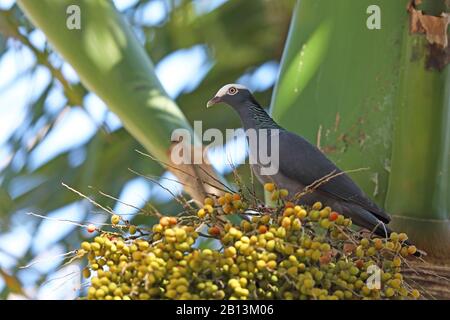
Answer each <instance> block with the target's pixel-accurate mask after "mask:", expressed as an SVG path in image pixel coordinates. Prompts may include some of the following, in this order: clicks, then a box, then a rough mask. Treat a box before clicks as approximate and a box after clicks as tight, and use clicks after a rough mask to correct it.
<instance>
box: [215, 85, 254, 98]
mask: <svg viewBox="0 0 450 320" xmlns="http://www.w3.org/2000/svg"><path fill="white" fill-rule="evenodd" d="M231 87H235V88H236V89H238V90H239V89H243V90H244V89H245V90H248V89H247V87H245V86H243V85H242V84H237V83H230V84H226V85H224V86H223V87H222V88H220V89H219V91H217V93H216V97H223V96H224V95H226V94H227V92H228V89H230V88H231Z"/></svg>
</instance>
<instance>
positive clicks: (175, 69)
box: [0, 0, 278, 299]
mask: <svg viewBox="0 0 450 320" xmlns="http://www.w3.org/2000/svg"><path fill="white" fill-rule="evenodd" d="M225 1H226V0H213V1H210V0H199V1H197V2H196V8H197V10H198V11H199V12H205V13H206V12H208V11H210V10H213V9H214V8H215V7H217V6H219V5H221V4H222V3H223V2H225ZM14 2H15V1H14V0H0V8H1V9H7V8H9V7H10V6H11V5H12V4H13V3H14ZM114 2H115V4H116V6H117V7H118V9H119V10H121V11H122V10H125V9H126V8H128V7H129V6H130V5H133V4H134V3H135V2H136V0H115V1H114ZM166 10H167V5H166V4H165V1H162V0H161V1H159V0H155V1H152V2H150V3H149V4H148V5H146V6H145V7H144V8H143V9H142V10H141V12H140V13H139V14H138V17H139V19H140V22H141V23H143V24H147V25H154V24H158V23H160V22H161V21H162V20H163V19H164V17H165V15H166V13H167V12H166ZM138 36H139V35H138ZM31 41H32V42H33V44H34V45H36V46H37V47H38V48H42V47H43V46H44V43H45V36H44V35H43V34H42V32H40V31H38V30H36V31H35V32H34V33H33V35H32V37H31ZM52 63H53V64H54V65H56V66H62V72H63V74H64V76H65V77H66V78H67V79H68V80H69V81H70V82H72V83H76V82H78V80H79V79H78V76H77V74H76V72H75V71H74V70H73V69H72V68H71V67H70V65H68V64H67V63H65V62H64V61H62V60H60V59H59V58H58V57H56V56H55V57H53V58H52ZM34 64H35V59H34V56H33V54H32V53H31V52H29V50H28V49H27V48H23V47H18V46H16V47H15V48H10V49H8V51H7V52H6V53H5V54H4V55H3V57H2V58H1V59H0V170H1V169H2V168H3V167H4V166H5V165H6V164H7V163H8V162H9V159H10V152H11V150H10V149H9V148H8V147H7V146H6V144H5V141H7V139H8V138H9V137H10V136H11V135H12V134H13V133H14V131H15V130H16V129H17V127H18V126H19V125H20V124H21V123H22V121H24V119H25V115H26V113H27V108H28V103H29V101H30V100H32V99H35V98H36V97H37V96H38V95H39V94H40V92H41V91H42V90H43V89H44V88H45V87H46V86H47V85H48V83H49V81H50V79H51V78H50V74H49V72H48V71H47V70H46V69H45V68H44V67H38V68H37V69H36V71H35V72H33V73H29V72H27V70H28V69H29V68H30V67H31V66H33V65H34ZM213 64H214V61H212V60H211V58H210V57H208V54H207V50H206V46H205V45H204V44H198V45H195V46H193V47H191V48H187V49H183V50H179V51H176V52H173V53H171V54H170V55H168V56H166V57H165V58H164V59H162V60H161V61H160V62H159V63H158V64H157V65H156V72H157V75H158V77H159V79H160V81H161V83H162V85H163V86H164V88H165V89H166V91H167V93H168V94H169V95H170V96H171V97H172V98H176V97H177V96H179V95H180V94H182V93H183V92H189V91H192V90H194V89H195V88H196V87H197V86H198V85H200V83H201V81H202V79H203V77H204V76H205V75H206V73H207V72H208V71H209V70H210V68H211V66H212V65H213ZM277 72H278V64H277V63H276V62H267V63H265V64H264V65H262V66H260V67H259V68H257V69H256V70H254V71H253V72H251V73H249V74H246V75H244V76H242V77H241V78H240V79H237V82H240V83H242V84H244V85H246V86H248V87H249V88H250V89H252V90H256V91H262V90H265V89H267V88H269V87H270V86H272V85H273V83H274V81H275V77H276V74H277ZM174 73H176V74H177V77H173V76H172V75H173V74H174ZM65 103H66V101H65V97H64V95H63V93H62V90H61V88H56V89H53V90H52V91H51V93H50V97H49V99H48V101H47V104H46V106H45V108H46V110H47V111H49V112H51V113H53V114H56V113H57V112H59V111H61V109H62V108H64V106H65ZM84 104H85V109H82V108H70V109H68V110H67V111H66V112H65V113H64V116H63V117H62V118H61V119H59V121H58V123H57V125H56V126H55V127H54V129H53V130H52V131H51V132H50V134H49V135H48V136H47V137H46V138H45V140H44V141H43V142H42V143H40V145H39V146H38V147H37V148H36V149H35V150H34V151H33V152H32V154H31V162H30V169H35V168H38V167H39V166H41V165H42V164H44V163H46V162H47V161H49V160H50V159H52V158H54V157H55V156H57V155H58V154H60V153H62V152H64V151H67V150H70V149H73V148H76V147H78V146H82V145H83V144H84V143H86V142H87V141H88V140H89V139H90V138H91V137H92V136H93V135H94V134H95V133H96V131H97V128H98V125H99V124H100V123H102V122H103V121H104V120H106V123H107V125H108V127H109V128H110V129H111V130H117V129H118V128H120V127H121V126H122V124H121V122H120V120H119V119H118V118H117V117H116V116H115V115H114V114H113V113H111V112H110V111H108V108H107V106H106V105H105V104H104V103H103V102H102V101H101V100H100V99H99V98H98V97H97V96H96V95H95V94H93V93H90V94H88V95H87V96H86V97H85V100H84ZM31 137H32V135H30V138H31ZM25 138H26V136H25ZM245 147H246V144H245V139H244V138H240V139H238V140H236V141H232V142H230V143H229V144H228V145H227V146H226V148H225V150H226V152H223V150H221V149H217V148H216V149H212V150H210V156H211V160H212V163H213V164H214V166H215V168H216V169H217V170H218V171H219V172H227V171H229V170H230V167H229V164H228V161H229V159H233V161H235V162H236V163H239V161H242V159H243V158H245V156H246V152H245V150H246V148H245ZM83 160H84V155H83V154H79V155H78V156H77V157H75V158H74V159H73V161H75V162H76V161H83ZM164 177H165V178H169V179H173V178H174V177H173V176H172V175H171V174H170V173H166V174H165V175H164ZM162 181H163V183H164V184H165V186H167V187H169V188H171V189H172V190H174V191H175V192H179V191H180V190H179V185H178V184H176V183H173V182H170V181H169V180H167V179H163V180H162ZM0 182H1V181H0ZM10 191H11V193H12V194H13V195H18V194H20V193H21V192H23V191H24V190H22V189H21V188H16V190H10ZM150 194H151V195H152V196H157V197H159V198H160V199H167V200H168V199H169V198H170V195H169V194H168V193H167V192H165V191H164V190H162V189H161V188H158V187H155V186H152V185H149V183H148V182H147V181H145V180H143V179H142V178H139V177H138V178H135V179H133V180H131V181H129V182H128V183H127V184H126V185H125V186H124V188H123V191H122V192H121V194H120V200H121V201H123V202H126V203H130V204H133V205H135V206H139V205H141V204H142V203H143V202H144V201H145V199H147V198H148V197H149V196H150ZM83 205H84V203H83V202H81V201H80V202H76V203H73V204H70V205H68V206H66V207H64V208H61V209H59V210H56V211H54V212H50V213H48V215H49V216H50V217H53V218H62V219H64V218H67V217H70V219H71V220H75V221H82V219H83V218H85V217H83V216H82V214H81V212H82V211H83V210H80V207H81V206H83ZM114 210H115V211H117V212H118V213H121V214H133V213H134V211H133V210H132V209H131V208H130V207H127V206H125V205H122V204H118V205H116V207H115V208H114ZM27 218H28V219H30V220H25V221H30V222H29V223H23V221H24V219H23V217H22V218H18V219H17V221H13V223H12V228H11V230H10V231H9V232H8V233H6V234H0V248H1V250H0V267H1V268H3V269H6V270H7V269H8V268H10V267H12V266H13V265H14V264H15V261H14V260H15V259H14V258H12V257H16V258H20V257H21V255H22V254H23V253H24V252H25V250H26V249H27V248H28V247H29V245H30V243H31V234H30V233H31V231H32V230H33V227H34V224H33V222H32V219H35V218H32V217H27ZM89 219H90V220H94V219H98V221H97V222H102V221H101V220H102V219H103V217H102V216H99V215H93V216H92V217H91V216H90V217H89ZM73 228H75V226H73V225H71V224H65V225H61V223H58V222H54V221H45V222H44V223H42V225H41V226H40V228H39V230H38V231H37V234H36V236H35V238H34V241H33V243H35V244H34V245H33V252H34V253H35V254H36V255H37V259H38V260H43V261H42V262H40V263H38V264H36V265H35V266H34V267H33V268H32V270H31V269H27V270H23V271H21V272H20V273H19V277H20V279H21V280H22V281H23V282H24V283H25V285H26V286H27V284H28V285H29V290H30V293H31V294H33V295H35V296H36V297H38V298H67V299H71V298H73V297H74V294H75V293H74V291H73V290H72V289H73V288H74V287H76V286H77V284H76V283H75V282H76V281H75V280H73V281H72V280H70V281H66V283H65V284H64V283H62V284H61V282H62V281H58V280H55V281H51V282H50V283H48V284H45V285H44V286H42V287H41V288H39V289H36V288H33V286H32V284H33V283H34V281H36V279H37V277H38V276H39V273H41V272H49V271H52V270H53V271H54V274H52V278H55V279H58V278H60V277H61V276H63V275H64V274H73V273H74V270H75V271H76V270H78V269H76V268H77V267H76V266H75V265H73V266H69V267H66V268H63V269H62V270H58V271H55V268H56V267H57V266H58V264H59V262H60V261H61V260H60V259H55V258H54V257H55V256H58V255H61V254H63V253H64V252H63V248H62V246H60V245H58V243H57V242H58V241H59V240H61V239H62V238H64V237H65V236H67V234H69V233H70V232H71V231H72V230H73ZM2 251H3V252H7V254H5V253H2ZM69 278H70V279H72V278H73V279H78V277H69ZM66 280H67V279H66ZM74 281H75V282H74ZM63 282H64V281H63ZM58 283H59V284H60V285H59V286H58ZM3 285H4V283H3V280H2V279H1V278H0V290H1V288H2V287H3Z"/></svg>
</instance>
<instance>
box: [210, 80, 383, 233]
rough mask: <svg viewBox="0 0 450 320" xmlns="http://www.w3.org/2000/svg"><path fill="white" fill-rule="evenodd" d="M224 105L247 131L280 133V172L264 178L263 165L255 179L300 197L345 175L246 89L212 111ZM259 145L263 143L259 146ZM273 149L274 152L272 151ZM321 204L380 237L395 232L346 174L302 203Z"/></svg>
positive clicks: (232, 88)
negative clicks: (311, 187)
mask: <svg viewBox="0 0 450 320" xmlns="http://www.w3.org/2000/svg"><path fill="white" fill-rule="evenodd" d="M220 102H224V103H226V104H228V105H230V106H231V107H233V109H234V110H236V112H237V113H238V114H239V116H240V118H241V121H242V124H243V127H244V129H246V130H247V129H256V130H258V129H269V130H271V129H278V130H279V151H280V163H279V172H278V173H276V174H275V175H273V176H264V175H261V174H260V169H261V165H259V164H256V165H253V167H252V169H253V171H254V173H255V175H256V176H257V177H258V179H259V180H260V181H261V182H262V183H266V182H274V183H276V184H277V185H278V186H279V187H280V188H286V189H288V190H289V192H290V194H296V193H297V192H299V191H301V190H303V188H304V187H305V186H308V185H310V184H312V183H313V182H315V181H317V180H319V179H321V178H323V177H325V176H327V175H329V174H330V173H332V172H334V174H338V173H342V171H341V170H340V169H339V168H338V167H337V166H336V165H335V164H334V163H333V162H331V161H330V160H329V159H328V158H327V157H326V156H325V155H324V154H323V153H322V152H321V151H320V150H319V149H318V148H317V147H315V146H314V145H312V144H311V143H309V142H308V141H307V140H305V139H304V138H303V137H301V136H299V135H297V134H295V133H292V132H289V131H287V130H285V129H283V128H282V127H280V126H279V125H278V124H277V123H276V122H275V121H274V120H273V119H272V118H271V117H270V116H269V115H268V114H267V113H266V112H265V110H264V109H263V108H262V107H261V106H260V104H259V103H258V102H257V101H256V100H255V98H254V97H253V95H252V94H251V93H250V91H249V90H248V89H247V88H245V87H244V86H242V85H236V84H231V85H226V86H224V87H223V88H221V89H220V90H219V91H218V93H217V94H216V96H215V97H214V98H213V99H211V100H210V101H209V102H208V107H209V106H211V105H213V104H216V103H220ZM258 143H259V142H258ZM269 149H270V148H269ZM315 201H320V202H322V203H323V204H324V205H327V206H330V207H331V208H333V209H334V210H336V211H338V212H339V213H341V214H343V215H344V216H347V217H350V218H351V219H352V221H353V222H354V223H355V224H356V225H358V226H361V227H363V228H366V229H368V230H370V231H374V232H375V233H376V234H378V235H380V236H383V237H385V236H388V235H389V234H390V233H391V231H390V230H389V228H388V227H387V226H386V225H385V224H387V223H389V221H390V220H391V219H390V216H389V215H388V214H387V213H386V212H384V211H383V210H382V209H381V208H379V207H378V206H377V205H376V204H375V203H374V202H372V201H371V200H370V199H369V198H368V197H367V196H366V195H365V194H364V192H363V191H362V190H361V189H360V188H359V187H358V186H357V185H356V184H355V183H354V182H353V181H352V179H351V178H350V177H349V176H348V175H347V174H346V173H342V174H340V175H338V176H335V177H334V178H332V179H331V180H329V181H328V182H326V183H324V184H321V185H320V186H319V187H318V188H317V189H316V190H315V191H314V192H313V193H311V194H308V195H306V196H303V197H301V199H300V202H301V203H302V204H306V205H312V204H313V203H314V202H315Z"/></svg>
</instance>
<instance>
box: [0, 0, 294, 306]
mask: <svg viewBox="0 0 450 320" xmlns="http://www.w3.org/2000/svg"><path fill="white" fill-rule="evenodd" d="M114 4H115V5H116V7H117V9H118V10H119V11H120V12H121V14H122V15H123V16H124V17H125V18H126V20H127V21H128V23H129V24H130V25H131V26H132V28H133V31H134V32H135V34H136V36H137V37H138V39H139V41H140V42H141V44H142V45H143V47H144V48H145V50H146V52H147V54H148V56H149V57H150V58H151V60H152V61H153V63H154V64H155V67H156V72H157V75H158V77H159V79H160V81H161V82H162V84H163V86H164V88H165V90H166V91H167V92H168V94H169V95H170V97H172V98H173V99H175V100H176V101H177V103H178V105H179V106H180V107H181V109H182V110H183V112H184V113H185V114H186V116H187V118H188V120H189V121H190V122H191V123H192V122H193V121H194V120H200V119H201V120H203V126H204V129H207V128H210V127H214V128H220V129H225V128H234V127H239V121H238V118H237V116H236V115H234V114H233V113H232V111H231V110H230V109H227V108H216V109H214V108H213V110H208V112H205V103H206V101H207V100H208V99H209V98H210V97H211V96H212V95H213V94H214V93H215V92H216V91H217V89H218V88H219V87H220V86H221V85H223V84H224V83H229V82H240V83H243V84H245V85H247V86H248V87H249V88H251V89H252V90H254V91H255V92H256V96H257V99H258V100H260V101H261V102H262V103H263V104H264V105H268V104H269V102H270V96H271V93H272V88H273V85H274V82H275V79H276V75H277V72H278V64H279V61H280V58H281V54H282V50H283V47H284V42H285V39H286V36H287V32H288V28H289V23H290V17H291V14H292V10H293V7H294V1H293V0H281V1H280V0H252V1H243V0H228V1H226V0H213V1H207V0H196V1H186V0H140V1H137V0H116V1H114ZM149 125H151V124H149ZM242 142H243V141H241V143H242ZM236 143H238V142H236ZM236 143H234V145H235V146H236ZM238 147H239V146H238ZM135 149H140V150H143V148H142V147H141V146H140V145H139V143H138V142H136V140H135V139H134V138H132V137H131V136H130V134H129V133H127V132H126V131H125V129H124V128H123V127H122V124H121V122H120V120H119V119H118V118H117V117H116V116H115V115H114V114H112V113H111V112H110V111H108V110H107V108H106V106H105V105H104V103H103V102H102V101H101V100H100V99H99V98H98V97H97V96H95V95H94V94H93V93H91V92H89V91H88V90H86V88H85V87H83V85H82V84H81V83H80V80H79V78H78V76H77V75H76V73H75V72H74V70H73V69H72V68H71V67H70V65H68V64H67V63H66V62H64V61H63V59H62V58H61V57H60V56H59V55H58V54H57V53H56V52H55V51H53V50H52V48H51V46H49V44H48V43H47V41H46V39H45V36H44V34H43V33H42V32H41V31H40V30H37V29H35V28H34V27H33V25H32V24H31V23H30V22H29V21H28V20H27V18H26V17H25V16H24V14H23V13H22V12H21V10H20V9H19V7H18V5H17V4H16V3H15V2H14V1H8V0H2V1H0V170H1V173H0V271H1V272H0V275H1V276H0V298H7V297H9V298H15V297H21V296H26V297H31V298H74V297H76V296H77V295H78V290H77V289H78V288H79V286H80V283H79V281H80V277H79V269H78V268H77V266H76V265H73V264H71V265H67V266H63V267H62V261H63V257H62V256H61V257H58V258H56V257H57V256H58V255H61V254H64V253H65V252H68V251H70V250H73V249H75V248H76V247H77V246H78V244H79V243H80V241H81V239H84V238H86V237H88V236H89V235H88V234H87V233H86V232H85V231H84V230H83V229H82V228H77V227H75V226H74V225H73V224H70V223H67V224H64V223H63V222H61V221H52V220H48V219H45V220H44V219H39V218H36V217H33V216H30V215H27V214H26V213H28V212H33V213H35V214H42V215H46V216H48V217H50V218H51V219H59V220H61V219H67V220H71V221H92V222H95V223H102V222H103V221H105V220H106V219H108V217H107V216H106V215H103V214H102V213H101V212H99V211H98V210H97V209H95V208H93V207H92V205H91V204H90V203H88V202H87V201H83V200H81V199H80V197H79V196H77V195H76V194H74V193H72V192H70V191H68V190H67V189H65V188H64V187H63V186H62V185H61V183H62V182H64V183H66V184H68V185H69V186H71V187H73V188H75V189H77V190H83V191H85V192H86V193H87V194H88V195H89V196H94V198H95V199H96V200H98V201H99V202H100V203H102V204H103V205H105V206H109V207H111V208H114V210H115V211H118V212H119V213H122V214H126V215H127V216H128V218H129V219H134V222H135V223H150V222H151V219H152V218H151V217H148V216H146V215H144V214H138V213H140V210H139V209H142V208H145V207H146V206H149V205H152V206H155V207H156V208H158V209H159V210H160V211H161V212H167V213H170V212H177V210H179V207H178V204H177V203H176V202H175V201H173V199H172V197H171V196H170V195H169V194H167V192H165V190H163V189H162V188H160V187H159V186H158V185H155V184H154V183H152V182H151V181H148V180H145V179H143V178H142V177H138V176H136V174H133V173H132V172H130V171H129V170H127V168H133V169H134V170H137V171H139V172H141V173H143V174H150V175H152V176H157V177H162V178H160V179H159V181H160V183H161V184H163V185H164V186H166V187H168V188H170V189H171V190H172V191H173V192H175V193H177V192H180V191H181V190H180V188H179V186H178V185H176V184H175V183H173V182H171V179H172V178H173V176H172V175H171V174H169V173H167V172H165V171H164V169H163V168H162V167H161V166H160V165H159V164H157V163H155V162H154V161H151V160H150V159H148V158H145V157H143V156H142V155H139V154H138V153H136V152H135V151H134V150H135ZM241 149H242V145H241ZM227 157H229V155H226V154H216V155H215V159H216V160H217V161H215V162H216V170H217V171H219V173H221V174H224V175H228V176H229V173H230V167H229V166H228V165H227ZM220 159H221V160H220ZM241 172H242V174H243V175H248V171H247V169H246V168H242V169H241ZM228 178H230V177H228ZM89 186H91V188H89ZM99 190H101V191H102V192H104V193H106V194H109V195H111V196H114V197H117V198H119V199H120V202H126V203H129V204H132V205H134V206H136V207H137V208H132V207H129V206H126V205H124V204H121V203H120V202H118V201H116V200H114V199H110V198H108V197H103V196H100V195H99V193H98V191H99ZM30 262H38V263H36V264H33V265H32V266H30V267H28V268H21V267H22V266H24V265H26V264H28V263H30Z"/></svg>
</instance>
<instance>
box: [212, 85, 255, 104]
mask: <svg viewBox="0 0 450 320" xmlns="http://www.w3.org/2000/svg"><path fill="white" fill-rule="evenodd" d="M221 102H223V103H226V104H228V105H229V106H231V107H233V108H235V109H236V108H239V107H241V106H244V105H246V102H255V99H254V98H253V96H252V93H251V92H250V90H249V89H247V88H246V87H245V86H243V85H241V84H234V83H232V84H227V85H224V86H223V87H222V88H220V90H219V91H217V93H216V95H215V96H214V98H212V99H211V100H209V101H208V103H207V105H206V106H207V107H208V108H209V107H211V106H213V105H215V104H218V103H221Z"/></svg>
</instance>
